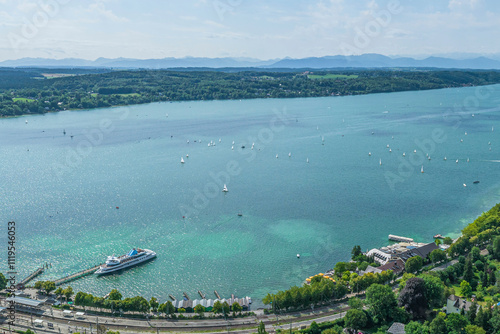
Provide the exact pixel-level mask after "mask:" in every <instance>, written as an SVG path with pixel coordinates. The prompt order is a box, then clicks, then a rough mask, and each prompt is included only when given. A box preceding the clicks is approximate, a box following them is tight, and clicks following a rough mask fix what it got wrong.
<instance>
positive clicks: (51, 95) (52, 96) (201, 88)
mask: <svg viewBox="0 0 500 334" xmlns="http://www.w3.org/2000/svg"><path fill="white" fill-rule="evenodd" d="M496 83H500V71H472V70H471V71H460V70H456V71H455V70H451V71H450V70H446V71H444V70H422V69H419V70H408V69H405V70H402V69H397V70H396V69H385V70H359V69H356V70H354V69H351V70H341V71H340V70H335V71H321V70H320V71H314V72H311V71H308V70H290V69H281V70H279V69H269V70H263V69H250V70H249V69H178V70H119V71H117V70H111V69H86V68H76V69H67V68H66V69H43V68H0V117H9V116H18V115H27V114H43V113H47V112H55V111H61V110H68V109H92V108H103V107H111V106H118V105H131V104H141V103H151V102H167V101H189V100H191V101H195V100H230V99H254V98H293V97H321V96H344V95H358V94H370V93H384V92H398V91H411V90H427V89H439V88H449V87H464V86H479V85H489V84H496Z"/></svg>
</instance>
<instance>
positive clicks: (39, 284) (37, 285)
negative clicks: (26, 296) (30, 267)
mask: <svg viewBox="0 0 500 334" xmlns="http://www.w3.org/2000/svg"><path fill="white" fill-rule="evenodd" d="M34 288H35V289H37V290H38V292H40V290H42V289H43V281H36V282H35V285H34Z"/></svg>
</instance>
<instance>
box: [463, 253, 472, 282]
mask: <svg viewBox="0 0 500 334" xmlns="http://www.w3.org/2000/svg"><path fill="white" fill-rule="evenodd" d="M473 278H474V272H473V271H472V261H471V260H470V258H467V260H466V261H465V269H464V280H466V281H467V282H469V283H472V279H473Z"/></svg>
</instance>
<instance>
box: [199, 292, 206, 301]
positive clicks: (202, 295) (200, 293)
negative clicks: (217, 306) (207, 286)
mask: <svg viewBox="0 0 500 334" xmlns="http://www.w3.org/2000/svg"><path fill="white" fill-rule="evenodd" d="M198 294H199V295H200V297H201V299H207V298H206V296H205V295H204V294H203V292H201V291H200V290H198Z"/></svg>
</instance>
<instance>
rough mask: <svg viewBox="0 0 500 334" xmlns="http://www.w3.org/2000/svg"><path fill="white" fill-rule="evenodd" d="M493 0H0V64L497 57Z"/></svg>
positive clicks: (498, 25)
mask: <svg viewBox="0 0 500 334" xmlns="http://www.w3.org/2000/svg"><path fill="white" fill-rule="evenodd" d="M499 14H500V4H499V3H498V2H495V1H493V0H449V1H445V2H442V3H435V2H433V1H431V0H423V1H418V2H416V1H409V2H403V1H398V0H387V1H381V0H361V1H359V2H356V3H355V4H353V3H349V2H348V1H345V0H330V1H322V0H315V1H308V2H303V1H299V0H289V1H283V0H279V1H275V2H273V3H267V2H265V1H263V0H256V1H251V2H250V1H243V0H187V1H183V2H180V1H175V3H174V4H172V3H171V2H169V3H164V2H154V3H153V2H152V1H148V2H146V3H138V2H135V1H131V0H123V1H118V0H88V1H82V2H76V1H71V0H43V1H31V0H22V1H13V0H0V36H1V37H0V42H1V44H2V47H1V48H0V61H4V60H10V59H20V58H24V57H33V58H53V59H62V58H82V59H89V60H94V59H97V58H100V57H104V58H120V57H124V58H137V59H152V58H166V57H175V58H184V57H209V58H218V57H236V58H239V57H248V58H256V59H261V60H267V59H276V58H285V57H290V58H305V57H322V56H327V55H351V54H366V53H378V54H383V55H388V56H410V57H415V58H424V57H426V56H430V55H454V56H455V57H456V58H460V57H461V58H466V57H468V56H478V55H486V56H488V55H496V56H497V58H498V55H499V54H500V44H499V43H497V41H498V39H499V38H498V36H497V33H496V32H497V31H499V30H500V21H499V20H498V17H499Z"/></svg>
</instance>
